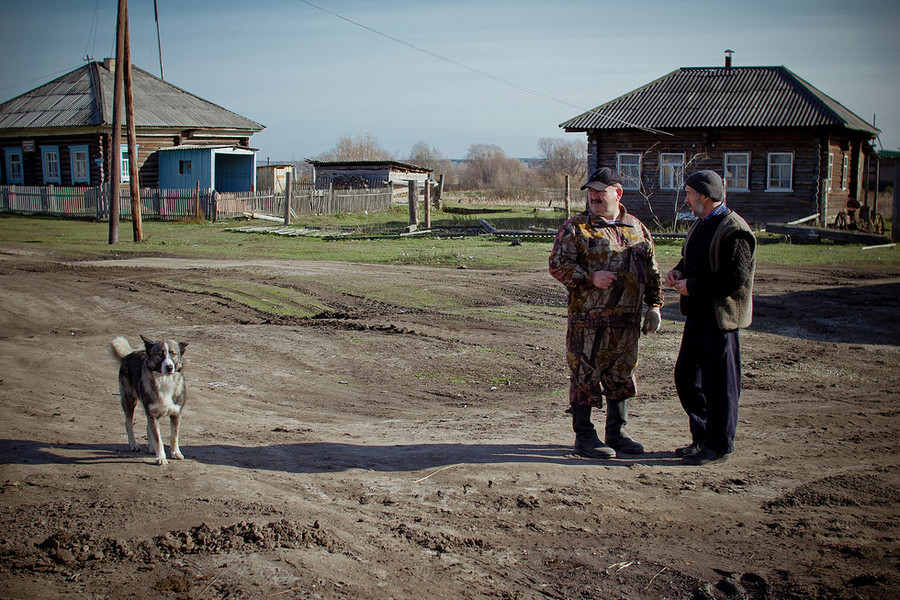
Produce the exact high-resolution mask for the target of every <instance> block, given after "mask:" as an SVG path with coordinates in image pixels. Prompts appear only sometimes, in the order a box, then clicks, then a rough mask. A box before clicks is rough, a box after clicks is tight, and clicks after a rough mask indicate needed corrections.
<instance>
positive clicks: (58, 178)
mask: <svg viewBox="0 0 900 600" xmlns="http://www.w3.org/2000/svg"><path fill="white" fill-rule="evenodd" d="M54 169H55V171H56V172H55V176H54ZM41 173H42V174H43V177H44V185H47V184H48V183H55V184H56V185H61V184H62V165H60V161H59V146H41Z"/></svg>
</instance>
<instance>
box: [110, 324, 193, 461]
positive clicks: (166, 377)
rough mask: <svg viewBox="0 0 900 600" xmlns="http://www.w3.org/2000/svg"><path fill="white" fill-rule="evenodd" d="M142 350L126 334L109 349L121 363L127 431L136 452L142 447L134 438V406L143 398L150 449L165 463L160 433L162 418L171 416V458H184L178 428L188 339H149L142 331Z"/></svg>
mask: <svg viewBox="0 0 900 600" xmlns="http://www.w3.org/2000/svg"><path fill="white" fill-rule="evenodd" d="M141 339H142V340H143V341H144V349H143V350H135V349H133V348H132V347H131V345H130V344H129V343H128V340H126V339H125V338H124V337H122V336H119V337H117V338H116V339H114V340H113V341H112V343H111V344H110V351H111V353H112V355H113V357H115V359H116V360H118V361H119V362H120V363H121V364H120V366H119V396H120V397H121V399H122V410H124V411H125V431H126V433H127V434H128V445H129V447H131V450H132V451H133V452H139V451H140V449H141V447H140V446H139V445H138V443H137V442H136V441H135V439H134V409H135V407H136V406H137V403H138V402H139V401H140V403H141V405H142V406H143V407H144V413H145V414H146V415H147V441H148V443H149V446H150V452H151V453H155V454H156V464H158V465H165V464H167V463H168V461H167V460H166V451H165V448H164V447H163V443H162V437H161V436H160V434H159V420H160V419H162V418H163V417H169V424H170V425H171V429H172V439H171V440H170V442H169V446H170V450H171V453H172V458H177V459H179V460H180V459H183V458H184V456H183V455H182V454H181V449H180V448H179V447H178V430H179V425H180V423H181V411H182V409H183V408H184V401H185V384H184V375H182V368H183V362H182V357H183V356H184V350H185V348H187V343H186V342H176V341H175V340H165V341H163V340H160V341H153V340H149V339H147V338H146V337H144V336H143V335H142V336H141Z"/></svg>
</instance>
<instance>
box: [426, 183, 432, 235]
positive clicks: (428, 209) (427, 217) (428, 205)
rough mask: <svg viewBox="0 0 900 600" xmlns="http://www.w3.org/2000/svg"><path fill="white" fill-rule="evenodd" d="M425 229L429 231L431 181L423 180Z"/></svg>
mask: <svg viewBox="0 0 900 600" xmlns="http://www.w3.org/2000/svg"><path fill="white" fill-rule="evenodd" d="M425 229H431V181H429V180H428V179H426V180H425Z"/></svg>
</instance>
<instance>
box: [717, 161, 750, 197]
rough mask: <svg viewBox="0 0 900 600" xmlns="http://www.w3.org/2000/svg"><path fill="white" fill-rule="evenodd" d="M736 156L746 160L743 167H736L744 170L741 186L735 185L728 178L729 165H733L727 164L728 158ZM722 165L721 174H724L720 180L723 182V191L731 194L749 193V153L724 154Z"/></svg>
mask: <svg viewBox="0 0 900 600" xmlns="http://www.w3.org/2000/svg"><path fill="white" fill-rule="evenodd" d="M736 156H743V157H745V158H746V162H745V163H744V164H743V165H737V166H739V167H740V166H742V167H744V169H745V172H744V181H743V185H738V184H737V183H735V182H733V181H732V180H731V178H729V177H728V167H729V164H734V163H729V162H728V159H729V157H736ZM722 163H723V167H722V173H724V174H725V177H723V178H722V179H723V180H724V181H725V189H727V190H728V191H729V192H731V191H737V192H749V191H750V153H749V152H726V153H725V156H724V157H723V158H722Z"/></svg>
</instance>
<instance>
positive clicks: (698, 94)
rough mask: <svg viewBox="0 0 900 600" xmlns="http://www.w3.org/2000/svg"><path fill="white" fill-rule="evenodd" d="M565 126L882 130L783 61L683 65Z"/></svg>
mask: <svg viewBox="0 0 900 600" xmlns="http://www.w3.org/2000/svg"><path fill="white" fill-rule="evenodd" d="M559 126H560V127H562V128H564V129H565V130H566V131H588V130H592V129H633V128H638V129H657V130H659V129H663V130H671V129H690V128H711V127H823V126H838V127H844V128H846V129H850V130H852V131H859V132H862V133H864V134H866V135H868V136H869V137H875V136H876V135H878V134H879V133H881V131H880V130H879V129H876V128H875V127H874V126H873V125H870V124H869V123H867V122H866V121H864V120H863V119H861V118H860V117H858V116H857V115H855V114H854V113H853V112H851V111H850V110H849V109H848V108H846V107H845V106H843V105H842V104H841V103H840V102H838V101H837V100H835V99H834V98H831V97H830V96H828V95H827V94H825V93H824V92H822V91H820V90H818V89H816V88H815V87H813V86H812V85H811V84H809V83H808V82H806V81H804V80H803V79H801V78H800V77H798V76H797V75H795V74H794V73H792V72H791V71H789V70H788V69H786V68H785V67H682V68H681V69H678V70H677V71H672V72H671V73H669V74H668V75H665V76H663V77H660V78H659V79H657V80H655V81H651V82H650V83H648V84H646V85H644V86H642V87H639V88H638V89H636V90H634V91H632V92H629V93H627V94H625V95H623V96H619V97H618V98H616V99H615V100H612V101H610V102H607V103H606V104H601V105H600V106H598V107H597V108H595V109H593V110H590V111H588V112H586V113H583V114H581V115H579V116H577V117H575V118H573V119H569V120H568V121H566V122H564V123H561V124H560V125H559Z"/></svg>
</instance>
